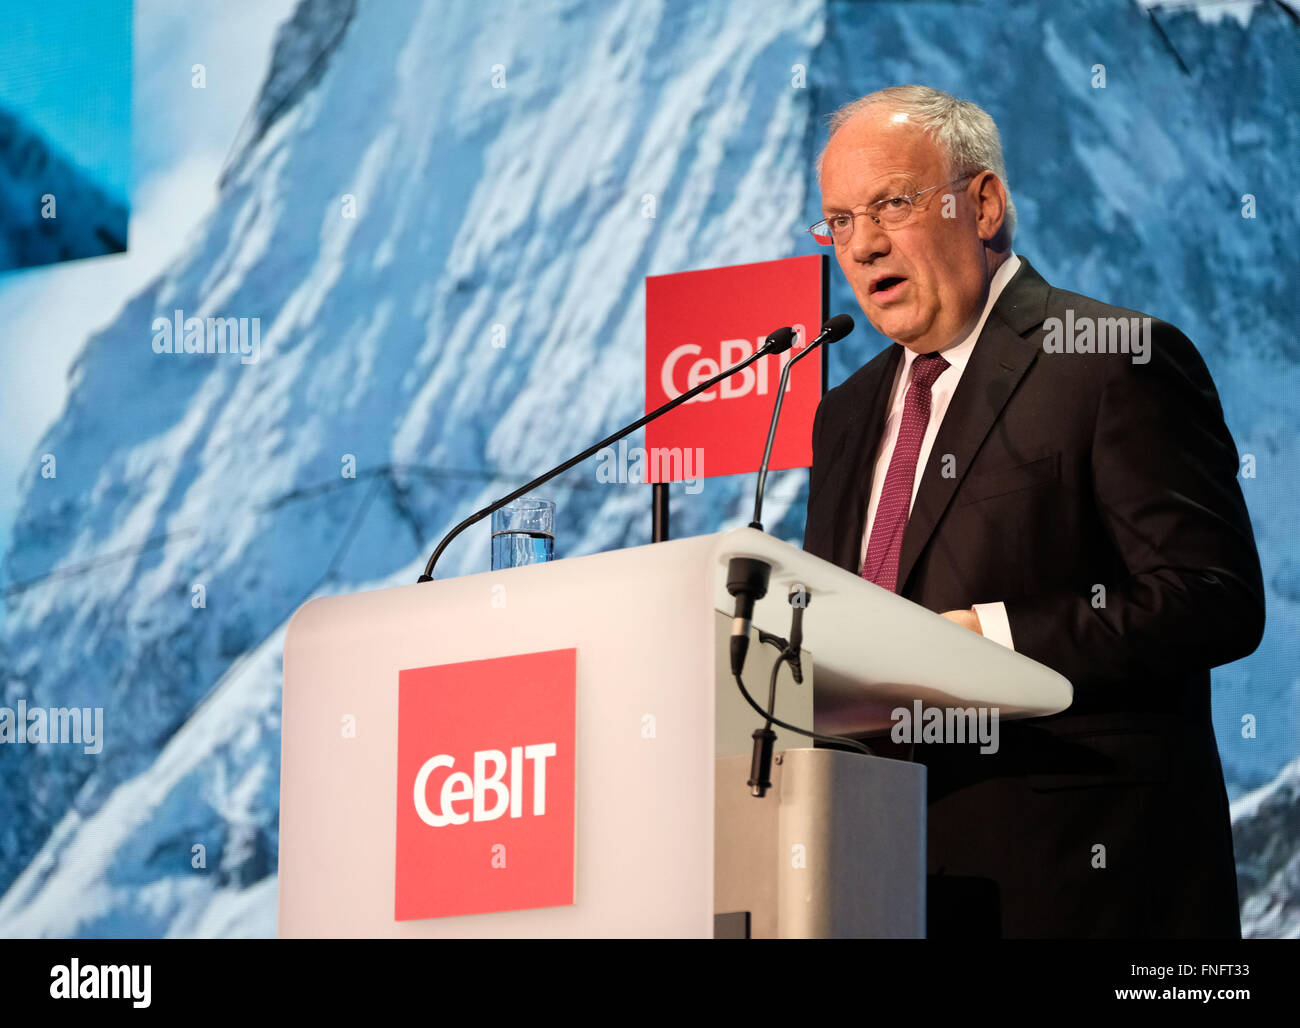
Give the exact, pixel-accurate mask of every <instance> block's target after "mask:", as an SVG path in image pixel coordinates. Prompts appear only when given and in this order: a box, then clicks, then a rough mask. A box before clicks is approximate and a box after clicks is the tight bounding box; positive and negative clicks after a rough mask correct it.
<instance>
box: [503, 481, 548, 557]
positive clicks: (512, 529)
mask: <svg viewBox="0 0 1300 1028" xmlns="http://www.w3.org/2000/svg"><path fill="white" fill-rule="evenodd" d="M554 557H555V501H554V500H541V499H538V498H537V497H535V496H524V497H522V498H521V499H518V500H515V501H514V502H513V503H510V504H507V505H506V506H504V507H502V508H501V509H500V510H498V511H493V512H492V570H493V571H500V570H501V569H502V568H517V567H523V565H525V564H543V563H545V562H546V561H548V560H552V559H554Z"/></svg>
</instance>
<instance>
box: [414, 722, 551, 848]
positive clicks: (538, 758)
mask: <svg viewBox="0 0 1300 1028" xmlns="http://www.w3.org/2000/svg"><path fill="white" fill-rule="evenodd" d="M553 756H555V743H553V742H544V743H536V744H535V745H532V746H512V747H511V748H510V756H509V758H507V757H506V755H505V754H504V753H502V752H501V751H500V750H477V751H475V753H474V775H473V777H471V776H470V775H467V774H466V773H465V772H464V771H454V772H452V773H451V774H449V775H448V776H447V777H446V778H445V779H443V781H442V788H441V790H440V791H439V797H440V799H439V809H438V810H437V811H434V810H433V809H431V808H430V806H429V779H430V778H431V777H433V773H434V772H435V771H437V770H438V769H439V768H448V769H451V768H454V767H455V766H456V758H455V757H452V756H450V755H448V754H446V753H440V754H438V755H437V756H436V757H430V758H429V759H428V760H426V761H425V762H424V765H423V766H422V767H421V768H420V773H419V774H417V775H416V776H415V810H416V812H417V813H418V814H419V815H420V820H421V821H423V822H424V823H425V824H426V825H428V826H429V827H431V828H445V827H446V826H447V825H463V824H465V823H466V822H467V821H495V820H496V819H497V818H499V817H504V816H505V814H506V810H507V808H509V811H510V816H511V817H523V816H524V766H523V765H524V761H526V760H527V761H531V763H532V780H533V788H532V809H531V810H530V811H528V813H530V814H532V815H533V817H541V816H542V815H543V814H545V813H546V758H547V757H553ZM489 765H491V768H492V769H491V770H490V771H489V770H488V766H489ZM507 770H509V772H510V783H509V785H507V784H506V783H505V782H504V781H502V779H503V778H505V776H506V771H507ZM489 794H490V795H491V797H492V800H491V802H492V805H491V806H490V807H489V806H488V800H487V797H488V796H489ZM467 800H468V801H469V802H470V803H472V804H473V806H472V807H471V808H470V809H469V810H466V809H461V810H460V812H459V813H458V812H457V811H456V809H455V804H456V803H457V802H460V803H464V802H465V801H467Z"/></svg>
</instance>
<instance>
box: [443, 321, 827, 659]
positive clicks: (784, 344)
mask: <svg viewBox="0 0 1300 1028" xmlns="http://www.w3.org/2000/svg"><path fill="white" fill-rule="evenodd" d="M832 320H834V319H832ZM851 324H852V323H851V322H850V325H851ZM819 338H820V337H819ZM793 345H794V329H792V328H789V327H786V328H778V329H777V330H776V331H775V332H773V333H771V334H770V335H769V336H768V337H767V338H766V339H765V340H763V345H762V346H760V347H759V348H758V349H757V350H755V351H754V352H753V353H752V354H751V355H750V356H748V357H746V358H745V359H744V360H743V361H741V362H740V363H739V364H736V365H734V366H733V367H730V368H728V369H727V370H726V371H722V372H719V373H718V374H716V375H714V376H713V377H712V378H710V379H709V380H708V381H705V382H701V383H700V384H699V385H697V386H695V387H694V388H693V389H689V390H687V391H686V392H684V393H682V395H681V396H678V397H677V398H676V399H673V400H669V401H668V402H667V403H665V404H664V405H663V406H662V407H659V408H658V409H657V410H653V411H651V412H650V413H649V414H647V415H645V417H641V418H637V420H636V421H634V422H632V424H630V425H628V426H626V427H625V428H620V429H619V430H618V431H617V432H615V433H614V434H613V435H610V436H606V437H605V438H604V439H602V440H601V441H600V442H598V443H595V444H593V445H592V446H589V447H587V449H585V450H583V451H582V452H581V453H579V454H577V455H576V456H574V457H570V458H569V459H568V460H566V461H565V462H564V463H563V464H560V465H558V466H557V467H554V468H551V470H550V471H547V472H546V473H545V474H542V475H538V476H537V477H536V478H534V479H533V480H532V481H531V482H529V483H528V484H527V485H523V486H520V487H519V488H518V489H516V490H515V491H514V492H512V493H510V494H509V495H508V496H503V497H501V499H499V500H497V501H496V502H495V503H490V504H488V505H487V506H486V507H484V508H483V509H482V510H478V511H475V512H474V513H473V514H471V515H470V516H469V517H467V518H466V519H465V520H464V521H462V522H461V523H460V524H459V525H457V526H456V527H455V528H453V529H452V530H451V531H450V532H448V533H447V534H446V535H445V536H443V538H442V542H440V543H438V547H437V549H435V550H434V551H433V554H432V555H431V556H430V557H429V562H428V563H427V564H426V565H425V566H424V574H422V575H421V576H420V577H419V579H418V581H421V582H432V581H433V568H434V565H436V564H437V563H438V558H439V557H441V556H442V551H443V550H445V549H446V548H447V544H448V543H450V542H451V541H452V540H453V539H455V538H456V536H458V535H460V533H461V532H463V531H465V529H467V528H469V527H470V526H471V525H476V524H478V522H480V521H482V520H483V519H484V518H485V517H488V516H489V515H490V514H491V513H492V512H493V511H497V510H500V509H501V508H502V507H504V506H505V505H506V504H508V503H512V502H513V501H515V500H517V499H519V497H521V496H523V495H525V494H526V493H529V492H532V490H534V489H536V488H537V487H538V486H540V485H544V484H545V483H547V482H549V481H550V480H551V479H552V478H554V477H555V476H556V475H560V474H563V473H564V472H566V471H568V470H569V469H570V468H571V467H573V466H574V465H575V464H580V463H581V462H582V461H584V460H586V459H587V458H588V457H590V456H591V455H592V454H594V453H595V452H596V451H597V450H602V449H604V448H605V447H606V446H609V445H610V444H611V443H616V442H618V441H619V440H620V439H622V438H623V437H624V436H626V435H631V434H632V433H633V432H635V431H636V430H637V429H638V428H640V427H641V426H643V425H647V424H649V423H650V422H651V421H654V420H655V418H659V417H663V415H665V414H667V413H668V412H669V411H670V410H673V409H674V408H676V407H680V406H681V405H682V404H683V403H685V402H686V401H687V400H690V399H691V398H692V397H694V396H698V395H699V394H700V393H702V392H704V390H706V389H709V388H711V387H713V386H715V385H717V384H718V383H719V382H721V381H722V380H723V379H725V378H729V377H731V376H732V375H734V374H736V372H738V371H744V370H745V368H747V367H749V366H750V365H751V364H753V363H754V361H756V360H759V359H760V358H762V357H768V356H771V355H772V354H776V353H785V351H786V350H788V349H790V347H791V346H793ZM814 345H815V344H814ZM800 356H802V354H801V355H800ZM798 359H799V358H798V357H796V358H795V360H798ZM793 363H794V361H790V364H793ZM786 367H787V368H788V367H789V364H787V365H786ZM781 382H782V388H784V387H785V385H784V384H785V377H784V376H783V377H782V379H781ZM764 589H766V583H764ZM751 609H752V608H751ZM746 631H747V632H748V629H746ZM746 641H748V635H746Z"/></svg>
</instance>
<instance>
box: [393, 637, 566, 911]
mask: <svg viewBox="0 0 1300 1028" xmlns="http://www.w3.org/2000/svg"><path fill="white" fill-rule="evenodd" d="M576 685H577V651H576V650H552V651H548V652H545V653H529V654H524V655H521V656H515V657H498V658H493V659H490V660H475V661H468V662H465V663H460V664H443V665H439V666H437V667H426V668H415V669H412V670H409V671H402V672H401V673H400V675H399V678H398V704H397V707H398V724H397V875H396V895H395V898H394V916H395V918H396V919H397V920H399V921H408V920H414V919H417V918H426V917H448V916H453V915H460V914H483V913H490V912H493V911H503V910H524V909H528V908H531V907H555V906H565V905H568V904H571V903H572V902H573V870H574V833H573V829H574V784H575V763H574V755H575V732H574V723H575V722H574V718H575V709H576V708H575V698H576Z"/></svg>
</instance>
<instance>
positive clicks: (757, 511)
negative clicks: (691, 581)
mask: <svg viewBox="0 0 1300 1028" xmlns="http://www.w3.org/2000/svg"><path fill="white" fill-rule="evenodd" d="M852 331H853V319H852V318H851V317H849V316H848V315H847V314H836V315H835V317H833V318H831V319H830V320H828V321H827V322H826V324H824V325H823V326H822V330H821V331H820V332H818V333H817V338H816V339H814V340H813V341H812V342H811V343H809V344H808V345H807V346H805V347H804V348H803V349H802V350H801V351H799V352H798V353H796V354H795V355H794V356H793V357H791V358H790V359H789V360H788V361H786V362H785V367H784V368H782V369H781V384H780V385H778V386H777V389H776V402H775V403H774V404H773V405H772V423H771V424H770V425H768V428H767V445H766V446H765V447H763V461H762V463H761V464H759V466H758V487H757V488H756V489H755V491H754V520H753V521H751V522H750V523H749V527H750V528H757V529H758V530H759V531H760V532H761V531H763V520H762V514H763V489H764V487H765V486H766V485H767V466H768V465H769V464H770V463H772V444H773V443H774V442H776V426H777V422H779V421H780V420H781V404H782V403H784V402H785V386H786V382H788V381H789V379H790V369H791V368H793V367H794V366H795V364H796V362H798V361H801V360H803V359H804V358H805V357H807V356H808V354H810V353H812V352H813V350H815V349H817V347H819V346H821V345H822V344H823V343H825V344H826V345H827V346H829V345H830V344H831V343H837V342H839V341H840V340H841V339H843V338H844V337H845V336H846V335H848V334H849V333H850V332H852Z"/></svg>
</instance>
